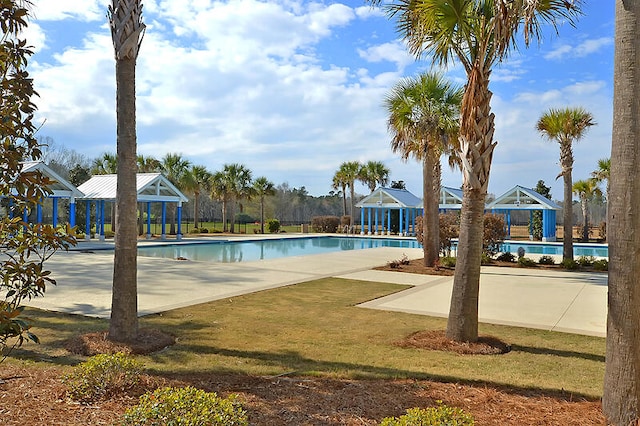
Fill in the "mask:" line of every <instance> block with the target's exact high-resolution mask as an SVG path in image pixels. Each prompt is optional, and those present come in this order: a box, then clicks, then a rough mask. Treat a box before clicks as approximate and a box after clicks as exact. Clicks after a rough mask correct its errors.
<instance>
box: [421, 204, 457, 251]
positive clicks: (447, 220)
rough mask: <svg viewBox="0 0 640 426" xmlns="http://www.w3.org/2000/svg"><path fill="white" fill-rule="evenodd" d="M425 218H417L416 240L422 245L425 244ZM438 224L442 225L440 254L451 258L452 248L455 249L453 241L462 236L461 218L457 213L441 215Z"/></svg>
mask: <svg viewBox="0 0 640 426" xmlns="http://www.w3.org/2000/svg"><path fill="white" fill-rule="evenodd" d="M423 220H424V216H418V217H417V218H416V240H418V242H419V243H420V244H424V225H423ZM438 222H439V225H440V230H439V231H440V235H439V237H440V253H441V254H442V255H443V256H451V248H452V247H453V242H452V240H453V239H454V238H457V237H458V235H459V234H460V229H459V228H460V225H459V222H460V218H459V215H458V214H457V213H453V212H449V213H440V215H439V216H438Z"/></svg>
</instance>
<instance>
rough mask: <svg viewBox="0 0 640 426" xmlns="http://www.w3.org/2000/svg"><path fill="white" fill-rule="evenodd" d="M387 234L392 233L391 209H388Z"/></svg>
mask: <svg viewBox="0 0 640 426" xmlns="http://www.w3.org/2000/svg"><path fill="white" fill-rule="evenodd" d="M387 235H391V209H387Z"/></svg>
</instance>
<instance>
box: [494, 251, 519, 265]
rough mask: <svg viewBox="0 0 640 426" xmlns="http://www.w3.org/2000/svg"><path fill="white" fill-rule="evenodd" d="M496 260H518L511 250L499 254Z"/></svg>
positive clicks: (511, 261)
mask: <svg viewBox="0 0 640 426" xmlns="http://www.w3.org/2000/svg"><path fill="white" fill-rule="evenodd" d="M496 260H498V261H500V262H510V263H513V262H515V261H516V256H515V255H514V254H513V253H511V252H510V251H505V252H504V253H501V254H500V256H498V257H497V258H496Z"/></svg>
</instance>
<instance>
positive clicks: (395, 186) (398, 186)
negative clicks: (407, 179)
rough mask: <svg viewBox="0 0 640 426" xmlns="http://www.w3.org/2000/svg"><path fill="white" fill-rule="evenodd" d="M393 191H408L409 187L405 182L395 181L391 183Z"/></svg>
mask: <svg viewBox="0 0 640 426" xmlns="http://www.w3.org/2000/svg"><path fill="white" fill-rule="evenodd" d="M391 188H392V189H407V185H405V183H404V181H403V180H394V181H392V182H391Z"/></svg>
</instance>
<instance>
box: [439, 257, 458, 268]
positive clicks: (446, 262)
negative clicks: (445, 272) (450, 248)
mask: <svg viewBox="0 0 640 426" xmlns="http://www.w3.org/2000/svg"><path fill="white" fill-rule="evenodd" d="M440 265H442V266H444V267H445V268H455V266H456V258H455V257H451V256H445V257H441V258H440Z"/></svg>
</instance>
